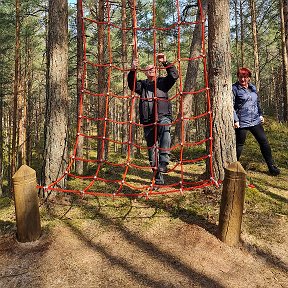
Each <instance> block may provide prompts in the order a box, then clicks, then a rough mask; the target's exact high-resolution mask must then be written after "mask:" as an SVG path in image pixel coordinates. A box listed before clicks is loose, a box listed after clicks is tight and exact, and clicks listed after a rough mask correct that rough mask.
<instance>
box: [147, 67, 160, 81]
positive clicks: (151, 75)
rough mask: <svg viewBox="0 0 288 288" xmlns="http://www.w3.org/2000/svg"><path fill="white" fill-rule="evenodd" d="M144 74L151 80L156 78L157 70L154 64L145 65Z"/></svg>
mask: <svg viewBox="0 0 288 288" xmlns="http://www.w3.org/2000/svg"><path fill="white" fill-rule="evenodd" d="M145 75H146V77H147V79H148V80H150V81H152V80H154V79H155V78H157V71H156V68H155V66H154V65H147V66H146V68H145Z"/></svg>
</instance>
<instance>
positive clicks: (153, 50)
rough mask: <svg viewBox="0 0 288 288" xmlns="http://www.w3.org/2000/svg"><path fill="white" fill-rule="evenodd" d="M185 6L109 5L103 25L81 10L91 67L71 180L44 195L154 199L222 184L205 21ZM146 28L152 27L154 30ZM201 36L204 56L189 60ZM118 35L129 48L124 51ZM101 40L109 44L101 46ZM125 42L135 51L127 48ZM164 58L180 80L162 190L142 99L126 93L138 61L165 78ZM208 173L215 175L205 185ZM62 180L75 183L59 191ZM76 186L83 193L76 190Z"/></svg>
mask: <svg viewBox="0 0 288 288" xmlns="http://www.w3.org/2000/svg"><path fill="white" fill-rule="evenodd" d="M137 2H138V3H137ZM182 2H187V1H182ZM182 2H181V1H180V0H171V5H170V9H171V11H163V7H161V1H160V0H158V2H157V0H151V1H150V6H149V7H148V6H147V5H146V6H143V5H141V1H136V0H133V1H130V6H127V7H126V9H127V10H128V11H127V12H125V9H122V10H121V9H120V8H121V1H120V2H119V3H118V2H117V1H113V3H112V2H111V1H108V0H106V2H105V3H104V7H102V8H103V12H104V14H103V15H102V16H103V17H104V18H103V19H101V18H102V17H99V15H98V17H97V19H96V17H93V16H89V15H93V13H89V10H87V11H86V10H85V11H83V8H81V13H82V32H83V48H84V65H83V73H82V92H81V95H80V105H79V117H78V126H77V127H78V131H77V135H76V141H75V145H74V150H73V153H72V155H71V159H70V162H69V164H68V166H67V169H66V171H65V173H64V175H62V176H61V177H60V178H59V179H57V180H56V181H55V182H53V183H51V184H49V185H48V186H46V187H44V189H45V190H54V191H60V192H71V193H76V194H80V195H85V194H88V195H96V196H113V197H114V196H143V195H144V196H149V195H153V194H165V193H173V192H180V193H183V192H184V191H189V190H192V189H196V188H199V187H203V186H208V185H211V184H215V183H216V181H215V180H214V177H213V170H212V117H211V107H210V97H209V89H208V78H207V67H206V51H205V15H204V14H203V9H202V5H201V1H200V0H199V1H197V2H196V5H194V6H193V5H190V8H189V7H185V6H184V3H182ZM119 6H120V8H119ZM98 8H99V9H101V7H98ZM148 8H149V9H148ZM188 8H189V9H188ZM120 11H122V12H121V13H122V14H121V13H120ZM197 11H198V12H197ZM90 12H91V11H90ZM188 12H189V13H188ZM165 13H166V14H167V15H166V14H165ZM197 13H198V14H197ZM125 14H127V15H131V19H129V20H127V19H128V18H129V17H127V19H125V17H126V15H125ZM197 15H198V16H197ZM88 16H89V17H88ZM184 16H185V17H184ZM147 23H150V24H149V26H147ZM144 25H145V26H144ZM199 28H200V31H201V49H200V51H199V53H198V54H197V55H190V54H191V53H190V52H189V46H190V43H191V36H192V34H193V31H194V30H195V29H199ZM119 34H120V36H121V37H122V43H119V38H120V37H119ZM101 35H103V38H99V37H102V36H101ZM99 41H100V42H99ZM126 42H128V43H132V45H126V44H125V43H126ZM99 43H100V45H99ZM101 45H102V46H101ZM99 46H100V48H99ZM121 46H122V47H123V50H122V51H121ZM95 47H98V50H97V48H95ZM99 49H100V50H101V49H103V50H102V53H103V55H104V56H103V57H102V58H101V57H99V55H100V52H101V51H100V50H99ZM95 50H96V51H95ZM99 51H100V52H99ZM119 51H121V52H120V54H121V55H119ZM184 51H188V52H184ZM160 52H165V53H166V54H167V57H168V58H169V60H170V63H171V65H172V64H173V65H175V66H176V67H177V70H178V72H179V79H178V80H177V83H176V85H174V87H173V89H174V90H173V89H171V90H170V91H169V94H170V97H169V99H168V101H170V102H171V104H172V107H173V111H174V113H175V112H176V113H178V116H177V117H176V116H175V115H173V116H174V119H175V120H174V121H173V122H172V125H171V135H172V138H174V142H173V143H174V144H172V146H171V148H170V152H171V154H172V157H171V161H170V164H169V171H168V174H165V176H164V178H165V183H166V184H165V185H161V186H160V185H156V183H155V173H156V172H152V170H151V167H150V165H149V161H148V148H149V147H147V145H146V142H145V140H143V125H142V124H140V122H139V115H138V108H137V105H138V102H139V100H140V96H139V95H137V94H136V93H135V92H131V91H130V90H128V89H127V73H128V72H129V71H130V68H131V67H130V66H129V64H127V63H131V62H132V58H133V57H138V59H139V61H140V67H143V66H141V61H143V62H145V63H143V64H147V63H149V62H150V63H151V62H152V64H154V66H155V67H156V68H157V70H158V71H159V73H160V74H161V73H162V74H163V73H165V67H162V66H161V67H160V65H159V64H157V57H156V55H157V53H160ZM126 53H127V54H126ZM185 53H186V54H187V55H186V54H185ZM125 55H126V56H125ZM128 55H132V56H130V57H129V56H128ZM123 57H124V58H123ZM195 62H197V65H198V71H201V72H200V73H199V74H198V76H197V82H196V81H195V82H196V85H194V86H195V87H193V89H188V91H187V85H186V83H185V77H184V75H183V74H184V73H186V71H187V66H188V65H190V64H193V63H195ZM157 65H158V66H157ZM143 70H144V69H141V68H138V69H137V72H136V73H137V77H138V75H139V77H138V78H139V79H141V75H142V76H143V77H144V75H143ZM187 77H188V76H187ZM187 77H186V78H187ZM192 77H196V76H194V75H192ZM95 79H96V81H95ZM142 79H143V78H142ZM97 81H98V82H97ZM186 81H187V79H186ZM103 82H104V83H103ZM156 101H157V98H156ZM187 105H190V106H191V107H192V108H190V112H187V111H186V110H187V109H186V107H187ZM99 111H102V112H101V113H99ZM176 113H175V114H176ZM196 132H197V133H196ZM175 135H179V136H178V137H174V136H175ZM207 135H208V136H207ZM80 143H84V144H83V145H82V144H81V145H80ZM79 149H82V151H81V152H82V153H79ZM158 149H161V148H158ZM97 152H98V155H97ZM79 155H81V156H79ZM82 155H83V156H82ZM78 161H80V162H83V164H84V167H85V171H87V172H85V175H78V174H77V173H76V172H75V171H76V169H75V165H76V164H77V162H78ZM143 163H144V164H143ZM207 170H208V171H209V175H208V176H206V179H203V175H207V173H206V174H205V173H204V172H205V171H207ZM154 171H155V169H154ZM63 179H67V180H68V181H67V182H66V184H67V188H66V189H62V188H59V187H58V186H59V185H58V183H59V182H60V181H62V182H63ZM199 179H201V180H199ZM69 183H70V184H69ZM71 183H73V185H72V184H71ZM76 186H77V189H74V188H69V187H76Z"/></svg>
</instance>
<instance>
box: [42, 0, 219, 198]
mask: <svg viewBox="0 0 288 288" xmlns="http://www.w3.org/2000/svg"><path fill="white" fill-rule="evenodd" d="M80 2H81V5H80V9H81V14H82V18H81V24H82V35H83V52H84V55H83V60H84V65H83V73H82V83H81V94H80V99H79V116H78V123H77V135H76V138H75V145H74V148H73V152H72V155H71V157H70V161H69V163H68V165H67V168H66V170H65V172H64V174H63V175H62V176H61V177H60V178H58V179H56V180H55V181H54V182H53V183H50V184H49V185H48V186H46V187H43V186H38V187H39V188H44V190H51V191H57V192H64V193H74V194H78V195H82V196H83V195H86V194H87V195H94V196H109V197H115V196H116V197H118V196H132V197H139V196H145V197H148V196H149V195H154V194H155V195H160V194H167V193H177V192H178V193H179V192H180V193H183V192H184V191H191V190H193V189H197V188H200V187H205V186H209V185H214V184H216V185H218V183H217V181H216V180H215V179H214V175H213V168H212V167H213V166H212V141H213V139H212V112H211V101H210V94H209V88H208V73H207V57H206V51H205V17H204V14H203V9H202V4H201V0H198V8H199V12H200V16H201V17H200V19H201V20H200V21H190V22H188V21H182V20H181V5H180V2H181V1H180V0H176V3H175V7H176V12H177V15H176V18H177V19H176V21H175V23H172V24H171V25H169V26H167V27H157V23H156V18H157V17H156V15H157V11H156V0H153V2H152V26H151V27H138V26H137V11H136V7H137V3H136V0H133V1H132V7H130V8H131V10H132V13H131V14H132V20H131V21H132V26H131V27H127V28H125V29H124V28H122V27H121V26H119V25H117V24H115V23H113V19H112V18H111V2H110V1H109V0H106V5H105V11H106V19H104V21H98V20H96V19H91V18H88V17H84V11H83V6H82V1H80ZM86 23H87V25H86ZM85 25H86V27H88V26H91V25H96V26H97V27H99V25H104V27H105V28H106V31H107V32H106V34H107V55H108V63H95V62H94V61H91V60H89V59H88V58H87V39H86V29H85ZM192 25H201V31H202V32H201V33H202V47H201V54H200V55H197V56H195V57H186V58H184V57H183V58H181V41H180V40H181V32H182V29H184V28H185V27H189V26H192ZM112 28H113V29H119V30H120V31H131V33H132V39H133V47H132V54H133V58H138V42H137V41H138V36H137V33H142V32H145V31H152V36H153V51H154V54H153V63H154V67H155V69H166V68H167V67H166V68H162V67H158V66H157V51H159V52H160V53H161V52H162V51H161V47H157V33H160V32H161V31H169V30H171V29H176V31H177V46H176V47H175V48H176V49H177V50H176V51H177V53H176V54H177V56H176V57H177V59H176V61H173V62H172V63H171V64H169V65H175V66H177V68H178V71H179V81H178V83H179V85H178V91H177V92H176V93H175V95H172V96H171V97H170V98H169V99H168V100H162V99H161V100H159V99H157V96H156V95H155V99H154V100H155V102H156V101H178V102H179V105H180V111H181V117H180V119H176V120H175V121H173V122H172V123H171V124H164V125H176V123H178V122H180V124H181V125H180V126H181V142H180V143H177V144H175V145H174V146H172V147H170V149H169V150H170V151H175V150H176V149H179V150H180V156H179V160H178V162H175V164H174V166H173V167H171V168H170V169H169V172H170V171H176V169H180V170H179V171H180V177H179V179H180V180H179V181H175V182H174V183H172V184H169V185H161V188H162V189H161V191H156V190H154V187H156V188H157V187H159V185H156V184H155V174H156V169H154V172H153V174H154V175H153V179H152V183H151V184H141V185H140V184H139V185H138V184H132V183H130V182H129V176H130V174H129V173H130V171H131V169H133V170H135V169H136V170H137V171H138V170H139V171H147V172H148V173H151V167H150V165H144V166H143V165H139V164H137V163H134V162H133V161H134V159H133V158H132V149H133V148H137V149H139V150H144V151H146V153H147V151H148V149H149V148H151V147H147V146H142V145H139V144H138V143H133V141H132V139H133V136H134V135H133V133H134V128H135V129H136V128H139V129H141V128H142V127H145V126H148V125H155V129H154V130H155V135H154V137H155V139H157V134H158V133H157V120H158V119H157V117H158V111H157V105H155V119H156V120H155V123H153V124H148V125H143V124H140V123H138V122H135V120H134V115H135V111H134V108H135V103H136V101H140V100H141V97H140V96H139V95H136V94H135V92H133V91H131V94H130V95H119V94H118V93H116V92H113V91H112V86H111V82H112V80H113V72H114V71H118V72H120V73H127V72H128V71H130V68H129V67H127V68H126V67H124V68H123V65H122V66H121V65H119V64H118V63H114V62H113V53H112V51H113V47H112V32H111V29H112ZM187 61H202V63H203V69H204V71H203V77H204V87H200V88H198V90H195V91H188V92H187V91H183V75H182V73H181V69H182V63H184V62H187ZM168 67H169V66H168ZM97 68H103V69H107V70H108V73H107V83H106V87H107V88H106V89H107V90H106V92H103V93H96V92H94V91H92V89H91V88H90V89H89V87H85V83H86V81H87V77H88V76H86V75H87V73H89V71H91V69H97ZM142 71H144V69H141V68H140V67H137V69H136V72H135V73H136V74H137V73H138V72H142ZM102 84H103V83H102ZM135 85H136V77H135V81H134V87H136V86H135ZM133 90H135V89H133ZM155 91H156V81H155ZM200 93H203V94H205V98H206V111H202V113H200V114H199V115H194V116H191V117H187V116H185V114H184V109H183V105H184V97H186V96H189V95H191V97H192V96H193V95H199V94H200ZM155 94H156V93H155ZM93 98H98V99H99V100H103V101H104V102H105V111H104V115H96V117H91V116H89V114H88V111H85V109H84V104H85V103H86V102H88V101H91V99H93ZM101 98H102V99H101ZM113 100H114V101H118V100H120V101H129V102H130V108H129V111H128V112H129V119H128V120H125V121H119V120H118V119H116V116H115V118H113V111H110V102H111V101H113ZM110 115H112V116H110ZM198 119H199V120H200V119H208V129H209V136H208V138H204V139H202V140H199V141H197V142H195V141H194V142H187V141H185V135H184V133H185V131H184V127H185V121H195V120H198ZM84 121H87V123H88V122H89V123H96V122H102V123H103V131H98V132H97V133H95V134H93V133H92V135H91V134H89V133H87V132H86V131H84V129H83V126H84V125H83V122H84ZM109 125H110V126H111V125H126V126H127V129H128V135H129V139H128V141H121V140H119V139H113V137H111V136H110V134H109V131H108V127H109ZM80 137H83V138H84V139H87V140H93V139H95V140H96V141H98V143H101V150H100V157H99V159H92V158H89V157H88V158H85V157H84V156H83V158H80V157H77V156H76V155H77V149H78V144H79V138H80ZM109 143H110V144H111V143H112V144H114V145H126V146H127V155H126V158H125V159H123V162H122V163H115V162H113V161H108V160H106V159H104V155H105V149H106V147H108V148H107V149H109ZM155 143H156V141H155ZM205 143H208V144H209V145H208V146H209V154H208V155H202V156H200V157H197V158H194V159H185V158H184V152H185V151H184V149H186V148H189V147H195V146H199V145H203V144H205ZM93 149H95V147H94V148H93ZM157 149H158V152H159V151H161V149H162V148H159V147H157ZM76 161H83V162H85V163H95V164H96V165H97V168H96V169H95V173H94V175H76V174H75V173H73V172H72V171H73V165H74V164H75V162H76ZM200 161H208V163H209V165H208V167H209V174H210V175H209V179H206V180H201V181H194V182H193V181H189V180H188V179H185V169H184V165H185V164H192V163H197V162H200ZM156 166H158V164H157V163H156ZM104 167H109V169H110V170H111V171H113V169H122V170H123V172H122V177H121V178H120V179H106V178H105V177H103V176H102V175H103V168H104ZM154 168H156V167H154ZM66 177H68V178H69V179H82V180H87V181H90V182H89V183H88V184H87V183H86V184H85V185H86V187H85V188H83V189H82V190H74V189H62V188H59V187H57V184H58V183H59V182H60V181H61V180H62V179H63V178H66ZM98 182H99V183H104V184H105V185H106V184H107V185H109V184H111V185H112V184H113V185H115V190H114V192H113V193H106V192H105V188H102V189H101V191H100V188H97V189H96V190H99V191H94V190H95V189H94V190H93V186H94V184H95V183H98ZM125 187H127V188H129V189H130V190H137V192H133V193H130V192H129V193H126V192H125V191H124V190H123V189H124V188H125ZM103 190H104V191H103Z"/></svg>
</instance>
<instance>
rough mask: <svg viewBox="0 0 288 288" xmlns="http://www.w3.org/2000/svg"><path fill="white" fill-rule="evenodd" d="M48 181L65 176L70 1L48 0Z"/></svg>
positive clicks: (46, 158)
mask: <svg viewBox="0 0 288 288" xmlns="http://www.w3.org/2000/svg"><path fill="white" fill-rule="evenodd" d="M48 29H49V30H48V49H47V55H48V61H47V66H48V67H47V73H48V75H47V96H46V123H45V136H46V139H45V152H44V155H45V176H44V177H45V179H44V181H45V184H46V185H47V184H50V183H51V182H53V181H55V180H57V178H59V176H61V175H63V172H64V168H65V167H66V164H65V163H66V162H67V155H66V154H67V151H66V149H67V143H66V142H67V141H66V139H67V122H68V121H67V116H68V85H67V80H68V3H67V0H49V23H48Z"/></svg>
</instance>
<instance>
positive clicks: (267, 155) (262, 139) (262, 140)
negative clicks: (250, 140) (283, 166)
mask: <svg viewBox="0 0 288 288" xmlns="http://www.w3.org/2000/svg"><path fill="white" fill-rule="evenodd" d="M248 131H250V132H251V133H252V134H253V136H254V137H255V139H256V140H257V142H258V143H259V146H260V150H261V153H262V155H263V157H264V159H265V161H266V163H267V165H268V166H270V165H272V164H273V158H272V152H271V148H270V144H269V142H268V139H267V137H266V134H265V132H264V129H263V126H262V124H258V125H256V126H252V127H246V128H237V129H235V133H236V150H237V160H239V159H240V156H241V153H242V151H243V147H244V144H245V140H246V137H247V132H248Z"/></svg>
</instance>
